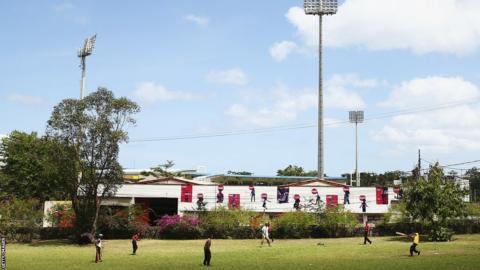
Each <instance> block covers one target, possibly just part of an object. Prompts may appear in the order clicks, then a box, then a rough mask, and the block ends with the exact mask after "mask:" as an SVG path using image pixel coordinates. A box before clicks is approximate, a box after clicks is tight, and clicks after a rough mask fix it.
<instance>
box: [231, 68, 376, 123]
mask: <svg viewBox="0 0 480 270" xmlns="http://www.w3.org/2000/svg"><path fill="white" fill-rule="evenodd" d="M376 85H377V84H376V81H375V80H363V79H360V78H359V77H358V76H356V75H354V74H347V75H335V76H333V77H332V78H331V79H329V80H328V81H327V82H326V85H325V93H324V94H325V95H324V96H325V100H324V102H325V106H326V107H327V108H341V109H359V108H364V107H365V102H364V101H363V99H362V98H361V97H360V95H359V94H357V93H356V92H354V91H352V90H351V89H358V88H371V87H375V86H376ZM264 95H265V97H264V98H263V100H262V102H260V104H255V100H253V99H252V98H251V97H250V96H249V95H247V101H248V106H247V105H243V104H240V103H236V104H233V105H231V106H230V107H229V109H228V110H227V111H226V114H227V115H229V116H231V117H233V118H234V119H236V120H238V121H240V122H241V123H246V124H251V125H257V126H273V125H277V124H281V123H285V122H289V121H294V120H296V119H297V117H298V115H299V114H300V113H302V112H304V111H307V110H309V109H315V108H317V106H318V90H317V89H303V90H292V89H289V88H288V87H287V86H286V85H284V84H281V83H280V84H277V85H276V87H275V88H274V89H273V90H271V91H268V92H267V93H265V94H264ZM256 96H257V101H258V97H259V91H257V92H256ZM257 103H258V102H257ZM252 107H253V108H252ZM327 122H328V123H329V126H331V127H335V126H337V125H336V122H338V121H337V120H335V119H328V121H327V120H325V123H327Z"/></svg>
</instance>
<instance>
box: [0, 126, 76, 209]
mask: <svg viewBox="0 0 480 270" xmlns="http://www.w3.org/2000/svg"><path fill="white" fill-rule="evenodd" d="M74 153H75V152H74V149H73V148H71V147H68V146H67V145H66V144H65V143H63V142H61V141H58V140H56V139H54V138H49V137H38V136H37V133H35V132H32V133H30V134H27V133H24V132H20V131H13V132H12V133H11V134H10V135H9V136H7V137H5V138H3V140H2V142H1V144H0V157H2V158H1V159H0V161H1V162H3V163H4V165H3V166H2V173H3V176H2V177H0V190H2V191H3V192H4V196H8V197H16V198H19V199H29V198H36V199H38V200H40V201H41V202H43V201H45V200H62V199H65V198H67V197H68V190H69V189H68V186H69V182H68V179H69V178H71V177H73V176H75V175H76V174H77V171H76V168H75V155H74Z"/></svg>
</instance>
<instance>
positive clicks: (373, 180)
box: [342, 171, 405, 187]
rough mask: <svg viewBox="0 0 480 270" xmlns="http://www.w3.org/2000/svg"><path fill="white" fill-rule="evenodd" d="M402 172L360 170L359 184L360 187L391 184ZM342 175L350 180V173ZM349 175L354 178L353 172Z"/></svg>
mask: <svg viewBox="0 0 480 270" xmlns="http://www.w3.org/2000/svg"><path fill="white" fill-rule="evenodd" d="M403 174H405V173H404V172H402V171H390V172H384V173H380V174H377V173H373V172H360V180H361V181H360V184H361V186H362V187H372V186H375V185H380V186H393V181H394V180H398V179H400V178H401V176H402V175H403ZM342 177H345V178H347V179H348V180H350V174H347V173H345V174H342ZM351 177H352V178H353V180H355V174H352V175H351Z"/></svg>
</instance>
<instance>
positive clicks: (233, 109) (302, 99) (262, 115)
mask: <svg viewBox="0 0 480 270" xmlns="http://www.w3.org/2000/svg"><path fill="white" fill-rule="evenodd" d="M269 95H270V97H271V100H270V101H267V102H266V104H267V105H265V106H260V107H258V108H256V109H253V110H252V109H249V108H247V107H246V106H245V105H242V104H238V103H237V104H233V105H232V106H230V108H229V109H228V110H227V111H226V114H227V115H229V116H231V117H233V118H235V119H236V120H239V121H240V122H242V123H247V124H252V125H257V126H272V125H276V124H279V123H282V122H287V121H292V120H295V119H296V118H297V115H298V114H299V113H300V112H302V111H305V110H307V109H309V108H312V107H315V106H316V102H317V101H316V100H317V95H316V94H315V92H314V91H309V90H303V91H291V90H289V89H288V88H287V87H286V86H285V85H283V84H279V85H277V86H276V87H275V89H273V90H272V91H271V93H269Z"/></svg>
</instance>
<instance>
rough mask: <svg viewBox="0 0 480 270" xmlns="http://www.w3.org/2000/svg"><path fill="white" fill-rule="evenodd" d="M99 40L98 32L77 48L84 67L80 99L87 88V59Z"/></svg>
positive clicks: (81, 66) (81, 65) (81, 64)
mask: <svg viewBox="0 0 480 270" xmlns="http://www.w3.org/2000/svg"><path fill="white" fill-rule="evenodd" d="M96 40H97V34H95V35H93V36H92V37H90V38H87V39H85V43H84V44H83V48H81V49H78V50H77V56H78V57H79V58H80V68H81V69H82V78H81V80H80V99H83V93H84V88H85V77H86V75H85V69H86V66H85V59H86V58H87V56H89V55H91V54H92V52H93V48H94V47H95V41H96Z"/></svg>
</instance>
